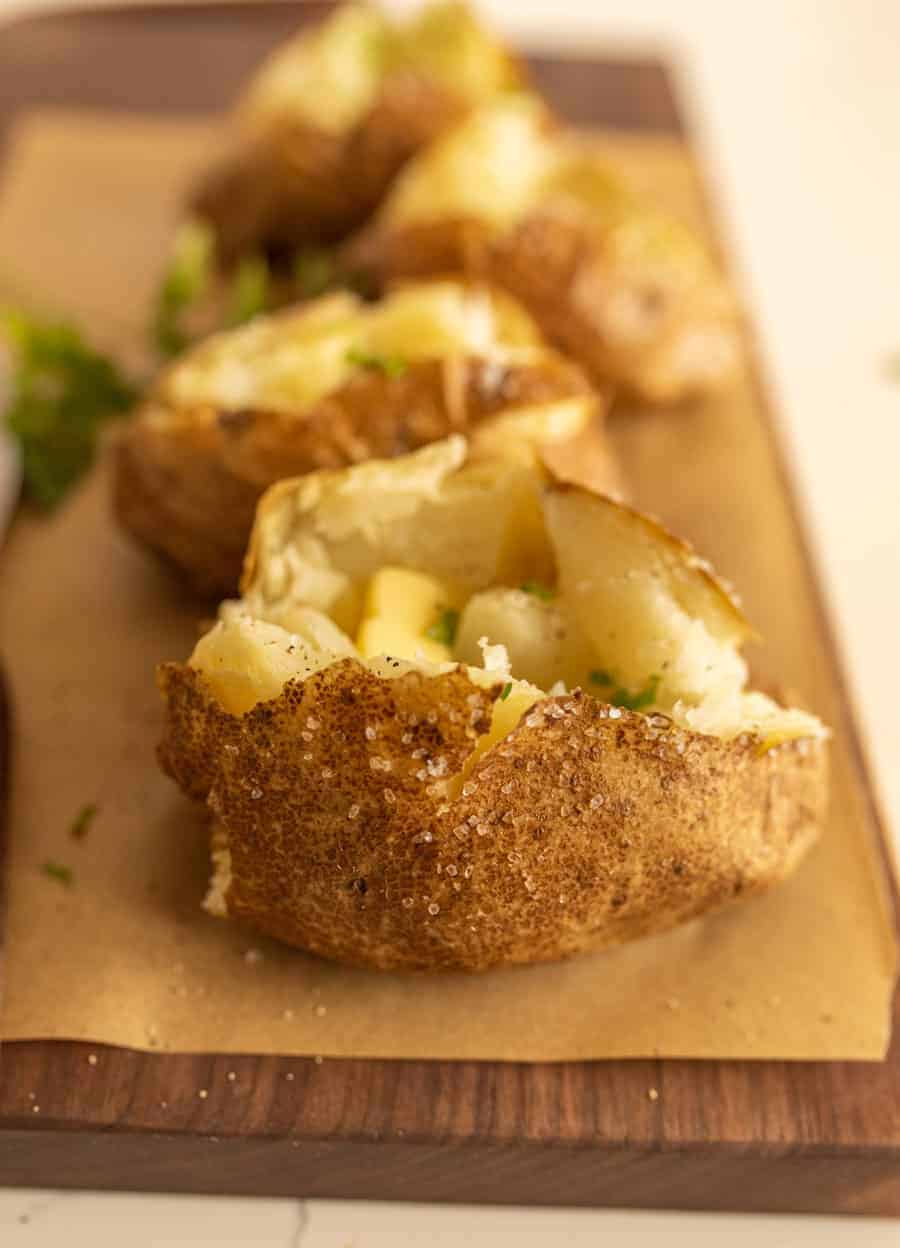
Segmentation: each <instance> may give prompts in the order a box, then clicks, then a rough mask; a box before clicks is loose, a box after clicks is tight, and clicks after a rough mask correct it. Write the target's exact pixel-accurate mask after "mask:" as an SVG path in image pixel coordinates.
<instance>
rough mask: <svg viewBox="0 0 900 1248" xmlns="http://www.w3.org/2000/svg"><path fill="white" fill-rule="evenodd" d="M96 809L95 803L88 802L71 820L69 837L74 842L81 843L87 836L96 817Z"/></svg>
mask: <svg viewBox="0 0 900 1248" xmlns="http://www.w3.org/2000/svg"><path fill="white" fill-rule="evenodd" d="M97 811H98V807H97V805H96V803H94V802H89V803H88V804H87V805H86V806H82V808H81V810H79V812H78V814H77V815H76V816H75V818H74V819H73V820H72V826H71V828H70V829H69V835H70V836H71V837H72V838H73V839H74V840H76V841H82V840H84V838H85V837H86V836H87V834H88V831H89V829H90V826H91V824H92V823H93V822H94V819H95V817H96V815H97Z"/></svg>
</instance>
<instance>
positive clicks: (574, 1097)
mask: <svg viewBox="0 0 900 1248" xmlns="http://www.w3.org/2000/svg"><path fill="white" fill-rule="evenodd" d="M316 7H318V6H316ZM302 9H303V12H309V11H312V6H308V5H305V6H302ZM297 17H298V9H297V8H296V7H295V6H288V5H279V6H276V7H272V8H266V9H258V8H253V9H251V8H250V7H243V6H236V7H229V8H227V9H210V8H204V9H197V10H192V9H190V8H181V7H180V8H177V9H175V8H153V9H149V8H148V9H138V10H129V11H128V12H113V13H94V14H84V15H75V14H70V15H68V16H65V17H58V18H45V19H39V20H34V21H30V22H23V23H21V24H19V25H18V26H14V27H12V28H9V29H7V30H5V31H4V35H3V40H2V43H0V125H4V124H8V122H9V121H10V120H11V118H12V117H13V116H14V114H15V113H16V112H18V111H19V110H22V109H27V108H28V107H29V106H31V105H32V104H34V103H36V102H38V101H39V102H40V103H41V104H43V105H46V104H48V103H56V104H71V105H75V104H78V105H90V106H91V107H94V108H97V107H101V108H112V109H114V108H128V109H130V110H134V109H135V108H138V109H140V108H146V109H147V110H153V111H161V110H163V109H166V110H172V111H180V112H183V111H196V112H205V111H208V110H210V109H213V108H217V107H220V106H221V105H223V104H224V103H225V102H227V100H228V99H230V98H231V97H232V96H233V94H234V91H235V89H236V87H237V85H238V83H239V81H240V79H241V78H242V76H243V75H244V74H245V73H246V72H247V71H248V69H249V68H250V67H251V66H252V65H253V64H254V63H255V62H256V61H257V60H258V58H259V56H260V55H261V54H262V53H263V52H264V51H265V50H266V49H267V48H268V47H270V46H271V45H273V44H274V43H275V42H277V40H278V39H279V38H281V37H282V36H283V35H284V34H285V33H286V32H287V31H288V30H290V29H291V28H292V27H293V26H294V25H295V23H296V20H297ZM204 66H206V67H207V69H208V72H207V70H203V72H200V70H201V69H202V67H204ZM536 70H537V73H538V76H539V79H540V81H541V83H542V85H543V86H544V87H545V89H546V90H547V91H548V93H549V94H550V95H551V97H552V98H553V100H554V102H555V103H556V104H557V105H558V106H559V107H560V109H561V110H562V111H563V112H564V113H565V114H567V115H568V116H570V117H571V118H573V119H574V120H578V121H583V122H584V121H587V122H594V123H601V124H604V125H617V126H623V127H629V128H640V129H649V130H661V131H669V132H677V131H678V129H679V121H678V116H677V112H676V108H675V105H674V101H673V98H672V94H671V91H670V88H669V85H668V81H667V78H666V75H665V73H664V71H663V70H662V69H661V68H660V67H659V66H656V65H653V64H643V63H610V62H605V61H579V62H567V61H562V60H558V59H546V58H540V59H539V60H538V61H536ZM763 406H764V405H763ZM817 606H818V607H819V610H821V607H820V604H818V603H817ZM831 665H832V668H833V672H832V679H833V680H834V681H835V682H838V683H839V682H840V676H839V673H838V669H837V666H836V664H835V663H834V659H833V657H832V661H831ZM842 699H843V703H842V704H843V709H844V711H845V720H846V725H848V726H849V727H847V728H846V729H845V730H846V731H849V732H851V734H852V717H851V714H850V711H849V708H848V707H847V703H846V698H845V697H843V694H842ZM10 741H11V743H12V747H13V753H14V751H15V735H14V732H13V733H10V732H9V731H8V729H7V721H6V718H5V713H4V710H3V702H2V698H0V790H2V789H3V788H4V787H5V783H4V777H5V774H6V773H5V770H4V764H3V758H2V756H3V751H4V749H5V748H6V746H7V745H8V744H9V743H10ZM853 750H854V754H855V762H856V767H857V771H858V775H859V777H861V780H862V782H863V783H864V782H865V773H864V769H863V766H862V760H861V758H860V756H859V747H858V745H857V744H856V741H855V739H854V741H853ZM14 761H15V760H14V759H13V763H14ZM866 793H867V800H868V801H869V803H870V806H872V799H871V791H870V789H869V788H868V787H867V788H866ZM0 796H2V795H0ZM0 810H2V806H0ZM871 814H872V818H873V821H874V820H875V817H876V816H875V811H874V807H873V808H872V810H871ZM0 822H2V819H0ZM895 1015H896V1011H895ZM92 1058H96V1060H95V1061H94V1060H89V1059H92ZM232 1072H233V1075H234V1078H231V1073H232ZM651 1091H652V1092H653V1094H652V1095H651ZM201 1092H206V1093H207V1095H206V1096H201V1095H200V1093H201ZM0 1183H2V1184H34V1185H42V1186H55V1187H89V1188H116V1189H132V1190H172V1191H196V1192H222V1193H230V1194H238V1193H247V1194H270V1195H275V1194H281V1195H291V1196H342V1197H347V1196H350V1197H378V1198H385V1199H415V1200H450V1201H487V1202H498V1203H534V1204H541V1203H545V1204H566V1203H568V1204H573V1205H604V1204H608V1205H609V1204H614V1205H631V1206H640V1207H646V1208H659V1207H671V1208H698V1209H747V1210H750V1209H754V1210H781V1211H787V1210H791V1211H817V1212H837V1211H842V1212H861V1213H881V1214H885V1213H895V1214H896V1213H900V1044H898V1042H897V1040H896V1039H895V1041H894V1044H893V1046H892V1048H891V1052H890V1054H889V1058H888V1060H887V1061H886V1062H885V1063H883V1064H863V1063H843V1062H840V1063H827V1064H825V1063H793V1064H792V1063H780V1062H765V1063H748V1062H718V1063H713V1062H688V1061H664V1062H660V1061H632V1062H596V1063H568V1064H551V1065H541V1066H533V1065H519V1064H501V1063H471V1062H430V1063H425V1062H380V1061H369V1060H365V1061H363V1060H341V1061H336V1060H335V1061H332V1060H326V1061H324V1062H322V1063H317V1062H315V1061H313V1060H312V1059H280V1058H273V1057H223V1056H216V1055H209V1056H178V1055H171V1054H159V1055H156V1054H145V1053H137V1052H133V1051H129V1050H123V1049H113V1048H98V1047H97V1046H88V1045H82V1044H72V1043H64V1042H56V1043H51V1042H31V1043H19V1044H13V1045H6V1046H4V1047H3V1049H2V1052H0Z"/></svg>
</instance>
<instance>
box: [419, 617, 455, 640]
mask: <svg viewBox="0 0 900 1248" xmlns="http://www.w3.org/2000/svg"><path fill="white" fill-rule="evenodd" d="M457 628H459V612H458V611H452V610H448V611H442V612H441V614H440V615H439V616H438V618H437V619H436V620H435V622H434V623H433V624H429V626H428V627H427V628H426V629H425V636H426V637H430V638H431V640H432V641H439V642H441V644H442V645H445V646H452V645H453V643H454V641H455V640H456V630H457Z"/></svg>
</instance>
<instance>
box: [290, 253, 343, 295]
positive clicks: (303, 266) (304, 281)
mask: <svg viewBox="0 0 900 1248" xmlns="http://www.w3.org/2000/svg"><path fill="white" fill-rule="evenodd" d="M335 268H336V266H335V262H334V255H333V253H332V252H330V251H329V250H328V249H327V248H325V247H306V248H304V249H303V251H298V252H297V254H296V256H295V257H294V284H295V285H296V287H297V294H298V295H301V296H302V297H303V298H304V299H313V298H315V296H316V295H321V294H322V293H323V292H324V291H326V290H327V289H328V287H329V286H330V285H331V284H332V282H333V281H334V278H335Z"/></svg>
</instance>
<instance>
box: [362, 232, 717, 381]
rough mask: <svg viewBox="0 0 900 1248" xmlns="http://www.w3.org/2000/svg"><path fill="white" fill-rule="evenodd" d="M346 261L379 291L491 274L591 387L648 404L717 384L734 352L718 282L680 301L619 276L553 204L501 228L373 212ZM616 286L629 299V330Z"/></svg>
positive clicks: (655, 286)
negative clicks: (403, 219) (695, 338)
mask: <svg viewBox="0 0 900 1248" xmlns="http://www.w3.org/2000/svg"><path fill="white" fill-rule="evenodd" d="M341 265H342V268H343V270H344V271H345V272H346V273H347V274H348V276H350V277H352V278H353V280H356V281H359V282H361V283H362V284H364V285H366V286H367V287H370V288H371V289H372V290H374V291H376V292H377V291H379V290H381V289H382V288H383V287H384V286H385V285H387V284H389V283H390V282H393V281H397V280H400V279H403V280H408V279H420V280H421V279H425V278H429V277H434V276H436V275H444V274H449V273H455V274H462V275H463V276H464V277H466V278H470V279H476V280H479V281H486V282H489V283H491V284H492V285H494V286H496V287H497V288H498V289H500V290H505V291H506V292H507V293H508V294H510V295H512V296H513V297H514V298H516V299H517V300H518V301H519V302H520V303H521V304H522V306H523V307H524V308H525V309H526V310H527V311H528V312H529V313H530V314H531V315H532V316H533V317H534V319H535V321H536V322H537V324H538V326H539V327H540V329H541V332H542V333H543V334H544V336H545V337H546V338H547V340H548V341H549V342H551V343H552V344H553V345H554V346H555V347H557V349H559V350H561V351H564V352H565V353H566V354H568V355H569V356H570V357H571V358H572V359H574V360H577V362H578V363H579V364H580V365H581V366H582V367H583V368H584V369H585V370H586V372H587V373H588V374H589V376H590V377H591V378H592V380H593V382H594V383H595V384H596V385H599V386H601V387H603V386H612V387H614V388H615V389H618V390H620V391H622V392H623V393H624V394H626V395H635V396H637V397H638V398H640V399H645V400H648V401H650V402H653V403H675V402H680V401H682V400H683V399H685V398H689V397H692V396H694V395H696V394H703V393H705V392H707V391H710V390H714V389H716V388H717V387H718V386H719V385H721V384H722V382H723V381H724V380H725V379H727V377H728V376H730V375H731V373H732V372H733V371H734V368H735V367H736V363H737V359H738V356H739V341H738V337H737V331H736V326H735V323H734V317H733V309H732V307H731V299H730V297H729V296H728V294H727V292H726V291H725V289H724V287H721V286H720V285H719V284H718V283H717V282H715V281H714V280H713V279H710V280H709V281H708V282H707V283H706V285H705V288H703V289H702V291H701V293H700V295H699V297H696V298H695V299H693V300H692V301H690V302H688V303H687V304H686V305H685V304H683V302H682V299H681V298H680V297H679V296H678V295H677V294H676V293H674V292H672V291H670V290H669V289H667V287H666V283H665V282H664V281H662V280H660V281H657V280H655V278H654V277H653V275H652V274H650V275H648V274H646V273H644V274H640V275H633V276H631V277H627V278H622V277H621V276H620V275H619V274H618V273H617V271H616V268H615V265H614V264H613V265H610V264H609V263H608V262H607V258H606V255H605V249H604V242H603V236H602V234H597V233H596V232H594V231H593V230H592V229H591V228H590V227H589V226H588V225H586V224H583V223H581V222H579V221H577V220H575V219H570V218H567V217H564V216H560V215H556V214H553V213H551V212H537V211H536V212H533V213H532V214H531V215H529V216H527V217H526V218H524V219H523V220H522V221H521V222H519V223H518V224H517V225H516V226H514V227H512V228H511V229H509V230H506V231H504V232H501V233H499V234H493V233H492V232H491V230H490V229H489V228H488V227H487V226H486V225H485V224H484V223H483V222H481V221H479V220H476V219H475V218H462V217H458V218H448V219H446V220H440V221H433V222H423V223H421V224H410V225H403V226H398V227H392V226H390V225H389V224H384V223H379V222H377V221H376V222H375V223H374V224H373V225H372V226H370V227H369V228H367V229H365V230H363V231H362V232H361V233H360V234H359V235H357V236H356V237H355V238H353V239H350V240H349V241H348V242H347V243H346V244H345V246H344V247H343V248H342V250H341ZM619 294H627V296H628V299H629V302H630V304H631V309H632V311H631V312H630V313H629V322H630V324H629V327H628V329H627V330H625V331H623V329H622V326H621V323H620V315H621V313H620V310H619V308H618V306H617V305H618V295H619ZM695 334H702V335H703V336H704V339H705V345H706V350H705V351H704V352H703V353H700V354H699V355H698V353H697V352H696V351H695V350H694V351H689V352H687V353H684V352H683V351H681V350H680V349H679V344H680V342H683V341H684V339H685V337H686V336H687V335H695ZM670 351H671V357H670V358H667V353H669V352H670Z"/></svg>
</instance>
